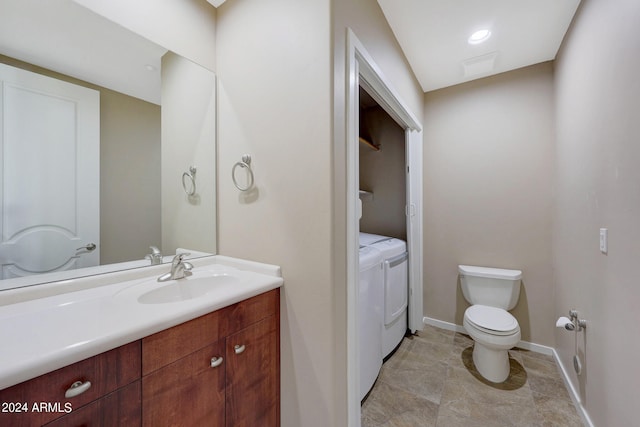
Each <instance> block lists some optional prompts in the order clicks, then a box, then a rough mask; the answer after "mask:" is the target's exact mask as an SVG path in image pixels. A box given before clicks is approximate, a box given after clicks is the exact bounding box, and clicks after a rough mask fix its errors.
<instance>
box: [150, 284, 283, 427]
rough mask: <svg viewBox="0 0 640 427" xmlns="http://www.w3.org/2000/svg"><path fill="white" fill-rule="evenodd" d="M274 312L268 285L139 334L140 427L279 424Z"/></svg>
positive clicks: (274, 294)
mask: <svg viewBox="0 0 640 427" xmlns="http://www.w3.org/2000/svg"><path fill="white" fill-rule="evenodd" d="M279 313H280V292H279V289H275V290H273V291H270V292H266V293H264V294H261V295H258V296H256V297H253V298H250V299H247V300H245V301H242V302H239V303H237V304H234V305H232V306H230V307H227V308H224V309H222V310H219V311H216V312H213V313H210V314H207V315H205V316H202V317H199V318H197V319H194V320H191V321H189V322H186V323H183V324H181V325H178V326H175V327H173V328H170V329H167V330H164V331H161V332H158V333H157V334H154V335H151V336H149V337H146V338H143V340H142V373H143V376H142V424H143V426H149V427H151V426H153V427H155V426H162V425H184V426H190V425H193V426H198V425H207V426H213V427H218V426H219V427H223V426H233V427H243V426H245V427H253V426H255V427H277V426H279V425H280V341H279V336H280V334H279V328H280V314H279Z"/></svg>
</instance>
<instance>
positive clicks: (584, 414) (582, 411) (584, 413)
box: [422, 316, 595, 427]
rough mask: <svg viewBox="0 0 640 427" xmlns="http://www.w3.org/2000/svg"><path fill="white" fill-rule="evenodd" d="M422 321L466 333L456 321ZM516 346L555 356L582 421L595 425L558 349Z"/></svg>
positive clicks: (427, 319) (529, 344) (522, 342)
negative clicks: (557, 351) (570, 378)
mask: <svg viewBox="0 0 640 427" xmlns="http://www.w3.org/2000/svg"><path fill="white" fill-rule="evenodd" d="M422 321H423V322H424V324H425V325H430V326H435V327H436V328H441V329H445V330H447V331H454V332H460V333H463V334H466V331H465V330H464V327H463V326H460V325H456V324H455V323H450V322H444V321H442V320H438V319H433V318H431V317H426V316H425V317H424V318H423V319H422ZM516 347H519V348H522V349H524V350H529V351H534V352H536V353H542V354H546V355H547V356H553V359H554V360H555V361H556V363H557V364H558V367H559V368H560V373H561V374H562V379H563V380H564V383H565V385H566V387H567V390H569V395H570V396H571V400H572V401H573V404H574V405H575V407H576V410H577V411H578V415H580V418H582V422H583V423H584V425H585V427H595V426H594V424H593V421H591V418H590V417H589V414H588V413H587V411H586V409H585V408H584V406H582V403H581V402H580V396H579V395H578V393H577V391H576V389H575V387H573V384H572V383H571V381H570V380H569V375H568V373H567V370H566V368H565V366H564V364H563V363H562V360H561V359H560V357H559V356H558V353H556V350H555V349H554V348H553V347H547V346H546V345H540V344H535V343H531V342H528V341H520V342H519V343H518V344H517V345H516Z"/></svg>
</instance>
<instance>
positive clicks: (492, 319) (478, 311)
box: [464, 304, 519, 335]
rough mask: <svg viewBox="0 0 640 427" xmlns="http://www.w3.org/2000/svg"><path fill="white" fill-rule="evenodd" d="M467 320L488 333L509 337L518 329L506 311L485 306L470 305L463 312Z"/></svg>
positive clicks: (514, 320) (516, 323)
mask: <svg viewBox="0 0 640 427" xmlns="http://www.w3.org/2000/svg"><path fill="white" fill-rule="evenodd" d="M464 314H465V316H466V318H467V320H468V321H469V322H470V323H471V324H473V325H474V326H476V327H478V329H483V330H485V331H487V332H489V333H493V334H496V335H509V334H511V333H513V332H515V331H516V330H517V329H518V327H519V326H518V321H517V320H516V318H515V317H513V316H512V315H511V314H510V313H509V312H508V311H506V310H503V309H501V308H497V307H489V306H487V305H480V304H476V305H472V306H471V307H469V308H468V309H467V311H465V313H464Z"/></svg>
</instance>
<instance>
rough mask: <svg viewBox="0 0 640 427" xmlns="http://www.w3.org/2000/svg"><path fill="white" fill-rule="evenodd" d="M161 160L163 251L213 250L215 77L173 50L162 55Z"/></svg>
mask: <svg viewBox="0 0 640 427" xmlns="http://www.w3.org/2000/svg"><path fill="white" fill-rule="evenodd" d="M161 164H162V178H161V188H162V190H161V194H162V197H161V198H162V252H163V253H165V254H172V253H176V249H177V248H185V249H191V250H195V251H201V252H208V253H216V78H215V75H214V74H213V73H212V72H211V71H209V70H207V69H206V68H203V67H201V66H199V65H198V64H195V63H193V62H191V61H189V60H188V59H185V58H183V57H181V56H179V55H176V54H175V53H173V52H168V53H166V54H165V55H164V56H163V57H162V161H161ZM191 166H194V167H195V168H196V173H195V179H194V180H195V184H196V190H195V194H193V195H191V196H190V195H187V194H186V192H185V188H184V187H183V174H184V173H185V172H189V171H190V169H189V168H190V167H191ZM184 183H185V186H186V188H187V189H188V190H190V189H191V188H192V187H191V181H190V179H188V178H184Z"/></svg>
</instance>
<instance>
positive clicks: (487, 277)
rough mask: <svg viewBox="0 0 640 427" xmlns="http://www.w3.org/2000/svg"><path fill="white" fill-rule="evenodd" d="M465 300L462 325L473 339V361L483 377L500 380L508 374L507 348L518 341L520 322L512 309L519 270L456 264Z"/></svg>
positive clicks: (517, 290)
mask: <svg viewBox="0 0 640 427" xmlns="http://www.w3.org/2000/svg"><path fill="white" fill-rule="evenodd" d="M458 272H459V273H460V283H461V286H462V293H463V294H464V297H465V299H466V300H467V301H468V302H469V303H471V304H473V305H472V306H471V307H469V308H468V309H467V310H466V311H465V312H464V320H463V326H464V329H465V330H466V331H467V333H468V334H469V335H470V336H471V338H473V340H474V341H475V345H474V347H473V363H474V364H475V366H476V369H477V370H478V372H480V375H482V376H483V377H484V378H485V379H487V380H489V381H491V382H494V383H501V382H503V381H504V380H506V379H507V377H508V376H509V370H510V367H509V349H511V348H513V347H514V346H515V345H516V344H517V343H518V341H520V325H518V321H517V320H516V318H515V317H513V316H512V315H511V314H510V313H509V312H507V310H511V309H512V308H513V307H515V305H516V304H517V302H518V298H519V297H520V279H521V278H522V272H521V271H520V270H503V269H500V268H488V267H474V266H469V265H459V266H458Z"/></svg>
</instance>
